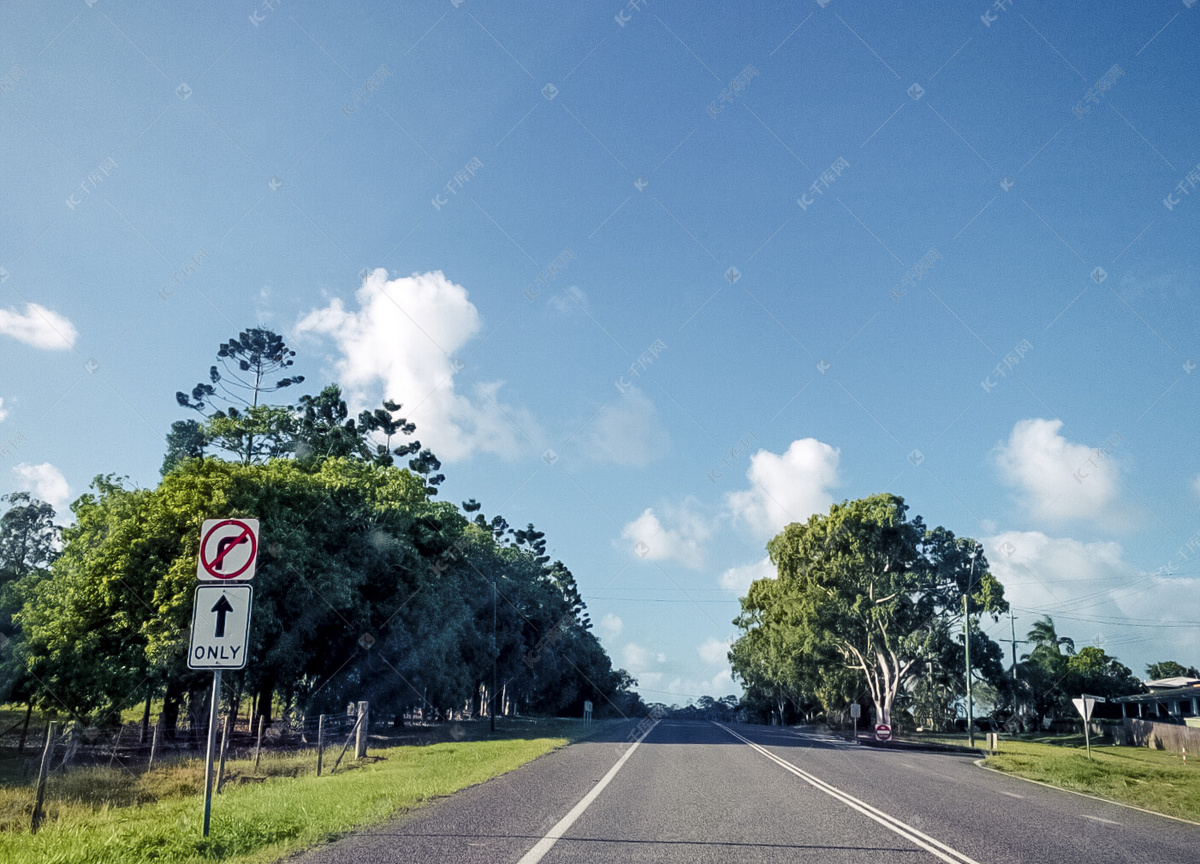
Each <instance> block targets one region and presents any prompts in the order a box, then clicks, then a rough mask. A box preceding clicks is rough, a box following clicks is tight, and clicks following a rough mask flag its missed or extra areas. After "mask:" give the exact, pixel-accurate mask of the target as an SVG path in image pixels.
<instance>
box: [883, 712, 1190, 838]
mask: <svg viewBox="0 0 1200 864" xmlns="http://www.w3.org/2000/svg"><path fill="white" fill-rule="evenodd" d="M905 740H922V741H936V742H938V743H944V744H960V745H965V744H966V743H967V736H966V735H908V736H905ZM986 744H987V736H986V735H976V736H975V745H976V747H979V748H981V749H982V748H984V747H985V746H986ZM984 764H985V765H986V766H987V767H989V768H995V769H997V770H998V771H1003V772H1005V773H1006V774H1014V775H1016V776H1018V777H1024V778H1026V779H1029V780H1039V781H1041V782H1042V783H1049V784H1050V785H1051V786H1058V787H1061V788H1063V789H1071V790H1074V791H1076V792H1086V793H1087V794H1089V795H1096V796H1097V797H1100V798H1106V799H1108V800H1110V801H1117V802H1120V803H1122V804H1132V805H1133V806H1135V807H1142V808H1144V809H1146V810H1153V811H1154V812H1156V813H1165V814H1166V815H1168V816H1177V817H1179V818H1181V819H1191V820H1192V821H1195V822H1200V761H1189V762H1186V763H1185V762H1184V761H1183V757H1182V755H1181V754H1179V753H1173V752H1169V751H1164V750H1150V749H1148V748H1146V747H1112V746H1109V745H1107V744H1098V743H1096V741H1095V740H1093V741H1092V759H1090V760H1089V759H1088V756H1087V751H1086V749H1085V748H1084V740H1083V734H1082V733H1081V734H1078V735H1056V736H1047V737H1030V738H1022V739H1020V740H1014V739H1013V738H1011V737H1008V736H1003V735H1002V736H1001V738H1000V749H999V751H997V752H996V753H994V754H991V755H989V756H988V757H987V760H986V761H985V762H984Z"/></svg>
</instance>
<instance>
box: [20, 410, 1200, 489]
mask: <svg viewBox="0 0 1200 864" xmlns="http://www.w3.org/2000/svg"><path fill="white" fill-rule="evenodd" d="M0 419H3V418H2V417H0ZM1192 491H1193V492H1195V493H1196V495H1197V496H1200V474H1197V475H1196V476H1195V477H1193V478H1192Z"/></svg>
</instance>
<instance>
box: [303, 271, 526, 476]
mask: <svg viewBox="0 0 1200 864" xmlns="http://www.w3.org/2000/svg"><path fill="white" fill-rule="evenodd" d="M355 299H356V301H357V304H358V311H357V312H355V311H349V310H347V309H346V308H345V307H344V305H343V303H342V301H341V300H340V299H334V300H332V301H331V302H330V303H329V305H328V306H326V307H325V308H324V309H315V310H313V311H312V312H310V313H309V314H308V315H306V316H304V318H303V319H301V321H300V322H299V323H298V324H297V325H296V330H297V332H298V333H300V334H306V333H313V334H319V335H323V336H327V337H329V338H332V339H333V340H334V341H335V342H336V344H337V347H338V350H339V351H340V353H341V356H340V358H339V359H338V361H337V365H336V368H337V375H338V381H339V383H340V384H341V386H342V388H343V390H344V391H345V393H346V398H347V401H348V402H350V403H351V405H352V406H354V407H356V408H357V407H361V406H365V405H375V404H377V403H378V401H379V399H380V397H386V398H388V399H394V400H395V401H397V402H402V403H403V405H404V409H403V411H402V412H401V413H402V415H403V416H405V417H407V418H408V419H409V420H412V421H413V422H414V423H416V424H417V432H416V437H417V438H418V439H419V440H420V441H421V443H422V444H423V445H425V446H428V447H430V448H431V449H433V451H434V452H435V453H436V454H437V455H438V457H439V458H441V459H444V460H448V461H454V460H458V459H465V458H467V457H469V456H471V455H474V454H476V453H495V454H498V455H503V456H510V457H511V456H513V455H514V454H515V453H516V452H517V451H518V450H520V449H522V447H523V445H526V444H528V441H527V440H526V436H528V438H531V439H534V440H537V438H538V431H537V427H536V424H535V423H534V421H533V419H532V418H531V417H530V416H529V414H528V412H527V411H525V410H524V409H521V408H516V407H513V406H511V405H506V404H503V403H502V402H501V400H500V397H499V390H500V387H501V382H488V383H484V382H479V383H478V386H476V385H475V384H471V383H470V382H467V383H466V384H465V385H464V389H465V390H467V391H468V394H469V395H467V394H464V393H460V392H458V391H457V390H456V382H457V381H460V380H461V378H457V377H455V376H456V375H460V374H462V372H463V370H462V367H457V363H461V362H462V361H461V358H458V353H459V351H460V350H461V349H462V348H463V347H464V346H465V345H466V344H467V343H468V342H470V341H471V339H473V338H474V337H475V336H476V335H478V333H479V331H480V329H481V327H482V324H481V321H480V317H479V312H478V311H477V310H476V308H475V306H474V304H472V303H471V301H470V300H469V299H468V298H467V290H466V289H465V288H463V287H462V286H461V285H456V284H454V283H453V282H451V281H450V280H449V279H447V278H446V276H445V275H444V274H443V273H442V272H441V271H435V272H432V273H414V274H413V275H412V276H406V277H403V278H398V279H391V280H389V279H388V278H387V271H386V270H383V269H377V270H375V271H373V272H372V273H370V274H369V275H368V276H367V277H366V278H365V279H364V280H363V284H362V286H361V287H360V288H359V290H358V292H357V293H356V294H355ZM466 374H469V375H470V377H471V378H472V379H474V378H476V376H475V375H474V374H473V373H466ZM514 423H515V424H516V426H514ZM516 427H519V429H518V428H516Z"/></svg>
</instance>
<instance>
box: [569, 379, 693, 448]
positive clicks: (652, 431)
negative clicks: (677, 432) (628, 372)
mask: <svg viewBox="0 0 1200 864" xmlns="http://www.w3.org/2000/svg"><path fill="white" fill-rule="evenodd" d="M578 439H579V442H580V447H581V448H582V449H583V452H584V455H585V456H587V457H588V458H589V459H592V460H594V461H596V462H610V463H612V464H613V465H623V466H627V467H631V468H641V467H643V466H645V465H648V464H650V463H651V462H653V461H654V460H655V459H657V458H659V457H660V456H662V455H663V454H665V453H666V452H667V447H668V445H669V444H670V438H669V437H668V435H667V430H666V429H665V428H664V427H663V424H662V419H661V418H660V417H659V414H658V407H657V406H656V405H655V404H654V403H653V402H652V401H651V400H650V399H649V397H647V396H646V394H645V393H643V392H642V391H641V390H640V389H638V388H637V387H630V388H629V389H627V390H626V391H625V392H624V393H622V394H621V396H620V397H618V399H617V400H616V401H615V402H609V403H608V404H606V405H604V406H603V407H602V408H601V409H600V410H599V411H597V412H596V414H595V416H594V417H592V418H591V420H590V421H589V422H588V424H587V426H586V427H585V428H584V431H583V432H581V433H580V434H579V436H578Z"/></svg>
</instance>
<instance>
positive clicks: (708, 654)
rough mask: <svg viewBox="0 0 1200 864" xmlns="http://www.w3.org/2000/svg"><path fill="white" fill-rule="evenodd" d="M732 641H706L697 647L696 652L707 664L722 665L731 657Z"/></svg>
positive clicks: (710, 639)
mask: <svg viewBox="0 0 1200 864" xmlns="http://www.w3.org/2000/svg"><path fill="white" fill-rule="evenodd" d="M732 644H733V640H732V639H712V638H709V639H705V640H704V641H703V642H701V643H700V644H699V645H698V646H697V647H696V652H697V653H698V654H699V655H700V659H701V660H703V661H704V662H705V663H722V662H724V661H725V660H726V659H727V658H728V655H729V646H730V645H732Z"/></svg>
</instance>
